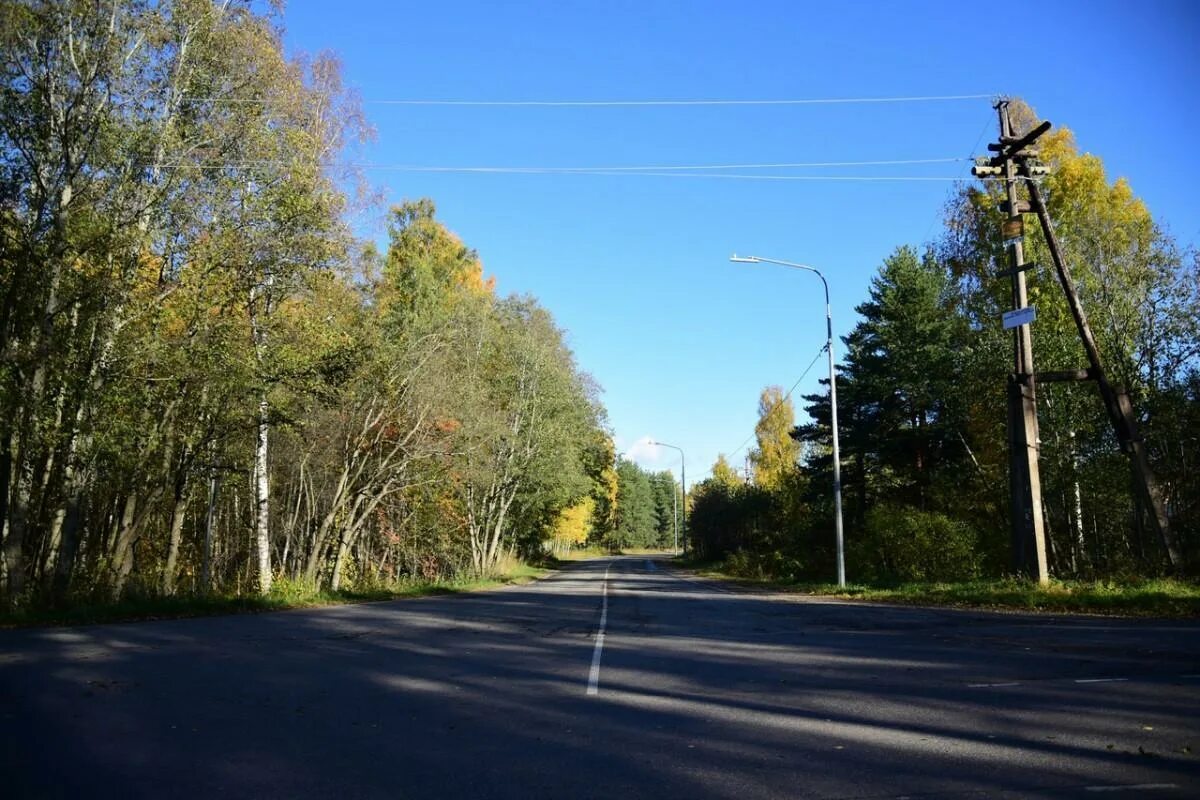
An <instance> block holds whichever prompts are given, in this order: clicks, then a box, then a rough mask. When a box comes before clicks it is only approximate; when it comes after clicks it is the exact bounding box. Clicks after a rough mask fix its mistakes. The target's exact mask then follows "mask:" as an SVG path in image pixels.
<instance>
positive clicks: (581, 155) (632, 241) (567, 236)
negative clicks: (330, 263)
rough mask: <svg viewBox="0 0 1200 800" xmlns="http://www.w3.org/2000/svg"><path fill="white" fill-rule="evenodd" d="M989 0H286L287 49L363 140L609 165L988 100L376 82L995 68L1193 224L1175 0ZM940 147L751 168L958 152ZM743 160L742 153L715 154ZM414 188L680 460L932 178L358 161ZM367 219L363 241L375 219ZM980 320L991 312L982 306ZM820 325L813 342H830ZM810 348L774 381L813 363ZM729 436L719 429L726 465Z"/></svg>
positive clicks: (480, 160) (1187, 93) (717, 79)
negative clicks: (327, 64)
mask: <svg viewBox="0 0 1200 800" xmlns="http://www.w3.org/2000/svg"><path fill="white" fill-rule="evenodd" d="M997 8H998V7H997V6H996V5H995V4H994V3H992V4H987V5H984V4H978V5H974V6H972V5H970V4H967V3H963V2H928V3H883V2H879V3H867V2H848V3H801V2H744V1H743V2H737V3H734V2H726V3H716V2H712V3H709V2H703V3H702V2H687V0H676V1H675V2H659V1H658V0H636V2H625V1H624V0H620V1H618V2H613V1H611V0H610V1H609V2H574V1H573V0H560V1H559V2H497V1H495V0H493V2H446V1H445V0H443V1H441V2H433V3H397V2H380V1H377V0H343V1H342V2H339V3H336V4H335V3H329V2H324V1H323V0H320V1H318V0H291V2H289V3H288V7H287V11H286V14H285V17H284V23H285V27H286V43H287V46H288V47H289V48H290V49H291V50H293V51H306V52H309V53H315V52H319V51H322V50H332V51H334V52H336V53H337V54H338V55H339V56H340V58H341V59H342V61H343V65H344V73H345V79H346V81H347V83H348V84H349V85H351V86H353V87H355V88H356V89H357V90H358V91H359V92H360V93H361V95H362V97H363V99H364V101H365V102H366V105H365V109H366V111H367V114H368V116H369V118H370V120H371V122H372V124H373V125H374V127H375V129H376V132H377V138H376V141H375V142H374V143H372V144H370V145H369V146H368V147H367V149H366V152H365V153H364V154H363V156H362V157H363V158H364V159H365V160H369V161H370V162H371V163H373V164H378V165H391V166H395V165H410V166H438V167H500V166H504V167H619V166H640V165H654V166H658V165H662V166H669V165H713V164H751V163H753V164H762V163H796V162H828V161H864V160H899V159H939V158H966V157H967V156H970V155H972V154H978V153H983V152H984V146H985V143H986V142H987V141H990V140H991V139H992V138H994V136H995V113H994V112H993V111H992V109H991V104H990V101H989V100H987V99H975V100H969V101H948V102H920V103H872V104H839V105H790V106H668V107H625V106H618V107H495V106H490V107H481V106H454V107H447V106H412V105H388V104H384V103H380V102H378V101H381V100H506V101H507V100H538V101H543V100H550V101H562V100H596V101H601V100H694V99H743V100H750V99H755V100H758V99H804V98H814V99H815V98H861V97H911V96H931V95H936V96H946V95H970V94H993V93H1003V94H1009V95H1014V96H1019V97H1022V98H1024V99H1026V100H1027V101H1028V102H1030V103H1031V104H1032V105H1033V106H1034V108H1035V109H1036V110H1037V111H1038V112H1039V113H1040V114H1041V115H1042V117H1043V118H1046V119H1049V120H1051V121H1052V122H1054V123H1055V124H1056V125H1065V126H1066V127H1069V128H1071V129H1072V130H1073V131H1074V132H1075V134H1076V137H1077V140H1078V142H1079V145H1080V147H1081V148H1082V149H1083V150H1086V151H1089V152H1093V153H1096V154H1098V155H1100V156H1101V157H1102V158H1103V159H1104V161H1105V163H1106V165H1107V168H1108V170H1109V174H1110V177H1115V176H1118V175H1120V176H1124V177H1126V178H1128V179H1129V180H1130V181H1131V183H1132V185H1133V187H1134V190H1135V191H1136V192H1137V193H1138V194H1139V195H1140V196H1141V197H1142V198H1143V199H1145V200H1146V202H1147V203H1148V204H1149V206H1150V208H1151V210H1152V211H1153V212H1154V213H1155V214H1156V216H1157V217H1158V218H1159V219H1160V220H1161V221H1163V222H1165V223H1166V224H1167V225H1168V227H1169V228H1170V229H1171V230H1172V231H1173V232H1174V233H1175V234H1176V235H1177V236H1178V237H1179V238H1180V239H1181V240H1182V241H1183V242H1185V243H1196V242H1200V199H1198V198H1197V194H1196V192H1195V184H1196V180H1195V179H1196V178H1197V177H1198V173H1200V170H1197V168H1196V162H1195V158H1196V156H1195V153H1194V142H1195V137H1196V134H1197V130H1198V129H1200V125H1198V123H1200V111H1198V110H1197V101H1198V100H1200V91H1198V90H1197V87H1200V55H1198V52H1200V48H1198V47H1197V42H1200V2H1187V1H1186V0H1184V1H1182V2H1162V1H1155V0H1151V1H1149V2H1140V3H1136V4H1134V3H1130V2H1125V3H1117V2H1044V3H1041V4H1038V5H1037V6H1036V8H1034V7H1028V6H1013V7H1012V8H1013V11H1012V15H1011V17H1010V18H1009V19H1008V21H1007V22H1006V24H1005V25H1004V27H1003V29H1002V30H998V29H997V28H996V27H995V26H993V25H992V24H991V23H990V21H991V20H994V19H996V18H997V13H996V9H997ZM968 166H969V165H968V164H967V163H965V162H952V163H939V164H927V165H895V166H876V167H841V168H823V169H820V168H814V169H791V170H783V169H763V170H754V171H753V172H758V173H761V174H774V175H781V174H793V175H820V174H825V175H862V176H907V177H962V176H964V175H965V174H966V173H967V170H968ZM736 172H738V173H739V174H745V173H747V172H748V171H747V170H737V171H736ZM369 177H370V178H371V179H372V180H373V181H374V182H375V183H376V184H377V185H378V186H379V188H380V189H382V190H383V191H384V192H385V193H386V196H387V197H388V198H389V199H390V200H391V201H398V200H400V199H402V198H406V197H408V198H415V197H423V196H428V197H432V198H433V199H434V200H435V201H436V203H437V206H438V211H439V216H440V217H441V219H442V220H443V221H444V222H445V223H446V225H447V226H448V227H450V228H451V229H452V230H454V231H455V232H456V233H458V234H459V235H460V236H461V237H462V238H463V240H464V241H465V242H466V243H467V244H469V245H470V246H472V247H474V248H476V249H477V250H478V251H479V253H480V255H481V256H482V258H483V261H484V266H485V270H486V272H487V273H488V274H490V275H494V276H495V277H496V279H497V286H498V290H499V291H500V292H503V293H510V292H516V293H528V294H532V295H535V296H536V297H538V298H539V299H540V301H541V302H542V303H543V304H544V305H545V306H546V307H547V308H549V309H550V310H551V311H552V312H553V314H554V315H555V317H556V318H557V319H558V321H559V324H560V325H562V326H563V327H564V328H565V329H567V330H568V331H569V341H570V344H571V346H572V348H573V349H574V351H575V353H576V356H577V358H578V360H579V363H580V365H581V366H582V368H583V369H585V370H587V371H588V372H590V373H591V374H592V375H593V376H595V377H596V379H597V380H598V381H599V383H600V384H601V385H602V386H603V388H604V397H603V400H604V403H605V406H606V407H607V409H608V412H609V416H610V421H611V424H612V428H613V431H614V434H615V437H616V440H617V444H618V448H619V449H621V450H627V451H631V453H632V455H633V457H635V458H636V460H637V461H639V463H641V464H642V465H643V466H646V467H650V468H654V469H661V468H670V467H673V466H676V467H677V465H678V461H679V459H678V455H677V454H676V453H675V452H674V451H670V450H659V451H657V452H656V451H655V450H654V449H653V448H648V447H646V446H644V445H642V444H639V442H640V441H643V440H645V439H647V438H656V439H660V440H662V441H666V442H671V443H673V444H676V445H679V446H681V447H683V448H684V450H685V451H686V453H687V467H688V479H689V483H691V482H694V481H695V480H696V479H699V478H701V477H703V476H704V475H705V474H706V473H707V472H708V469H709V467H710V466H711V465H712V462H713V461H714V459H715V458H716V455H717V453H718V452H724V453H726V454H730V453H731V452H732V451H734V450H735V448H738V447H739V445H741V444H742V443H743V442H744V441H745V440H746V438H747V437H748V436H749V435H750V433H751V432H752V431H753V426H754V422H755V419H756V417H757V401H758V395H759V392H760V391H761V389H762V388H763V387H765V386H767V385H771V384H778V385H782V386H784V387H785V388H786V387H788V386H790V385H791V384H792V383H793V382H794V381H795V380H796V379H797V378H799V377H800V375H801V373H802V372H803V371H804V368H805V367H806V366H807V365H808V364H809V362H810V361H811V360H812V359H813V357H814V356H816V355H817V353H818V352H819V350H820V348H821V346H822V344H823V341H824V319H823V316H824V306H823V297H822V293H821V286H820V281H819V280H817V278H816V277H815V276H812V275H808V274H805V273H801V272H795V271H792V270H787V269H784V268H777V267H768V266H749V265H736V264H731V263H729V261H728V258H729V255H730V254H731V253H733V252H735V251H736V252H738V253H741V254H753V255H760V256H766V257H772V258H778V259H784V260H790V261H801V262H805V263H809V264H812V265H814V266H817V267H819V268H821V269H822V270H823V271H824V272H825V273H826V275H827V276H828V278H829V282H830V286H831V291H832V299H833V318H834V331H835V334H837V335H841V334H844V333H846V332H848V331H849V330H850V328H851V327H852V326H853V324H854V322H855V315H854V307H855V306H856V305H857V304H859V303H861V302H862V301H863V300H864V299H865V297H866V293H867V287H868V285H869V282H870V279H871V277H872V275H873V274H874V273H875V270H876V269H877V268H878V266H879V264H880V262H881V261H882V259H883V258H884V257H885V256H887V255H888V253H890V252H891V251H892V250H893V249H894V248H896V247H897V246H899V245H902V244H912V245H920V244H921V243H922V242H925V241H927V240H929V239H930V238H931V237H932V236H935V235H936V234H937V232H938V225H939V224H940V211H941V208H942V206H943V204H944V203H945V200H946V198H947V196H948V193H949V192H950V190H951V186H952V184H950V183H946V182H941V181H901V182H825V181H766V180H738V179H718V178H696V177H647V176H636V175H577V174H479V173H465V174H464V173H428V172H405V171H397V170H386V169H376V170H372V171H371V172H369ZM368 233H369V234H371V235H374V236H376V237H379V238H380V239H381V240H382V237H383V235H384V234H383V231H382V227H380V228H379V229H377V230H375V231H374V232H373V233H371V232H368ZM997 324H999V321H997ZM839 348H840V342H839ZM824 374H825V367H824V361H823V360H821V361H818V363H817V365H816V366H815V367H814V368H813V369H812V370H811V371H810V372H809V373H808V375H807V377H806V378H805V379H804V380H803V381H802V382H801V383H800V386H799V388H798V390H797V394H800V393H807V392H814V391H816V390H817V380H818V379H819V378H820V377H821V376H822V375H824ZM745 454H746V448H743V449H741V450H740V451H738V452H737V453H736V455H734V457H733V459H732V460H733V462H734V463H735V465H739V466H740V465H741V463H742V459H743V457H744V456H745Z"/></svg>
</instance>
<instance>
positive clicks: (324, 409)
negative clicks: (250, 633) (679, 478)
mask: <svg viewBox="0 0 1200 800" xmlns="http://www.w3.org/2000/svg"><path fill="white" fill-rule="evenodd" d="M257 7H258V5H257V4H252V3H248V2H229V1H226V2H221V3H213V2H210V0H178V2H171V3H157V2H142V1H140V0H127V1H126V2H119V3H113V4H97V3H86V2H78V3H25V2H3V3H0V53H2V58H3V63H2V69H3V75H2V78H0V81H2V89H0V91H2V92H3V99H2V101H0V376H2V380H0V404H2V405H3V413H2V414H0V519H2V520H3V538H2V548H0V553H2V558H3V569H2V570H0V575H2V578H0V580H2V584H0V595H2V596H3V598H4V599H5V601H6V602H7V604H8V605H9V606H10V607H12V606H18V605H52V604H64V603H79V602H95V601H103V600H107V599H110V598H119V597H122V596H130V595H136V596H155V595H172V594H175V593H181V592H186V593H205V592H220V593H226V594H234V593H237V594H253V593H266V592H268V591H270V589H271V587H272V582H273V581H280V580H282V581H290V582H303V583H304V584H305V585H308V586H327V587H332V588H334V589H337V588H339V587H341V586H346V585H354V586H364V585H371V584H388V583H391V582H395V581H401V580H406V579H423V580H437V579H445V578H448V577H453V576H457V575H485V574H488V573H489V572H490V571H492V570H493V569H494V568H495V566H496V564H497V563H498V562H499V561H500V560H501V559H502V558H503V557H504V556H505V555H506V554H508V553H513V552H516V553H517V554H522V553H534V554H536V553H541V552H543V550H544V547H545V545H546V543H547V542H549V541H551V540H552V539H555V538H556V537H559V536H560V534H562V533H563V532H570V531H571V530H572V529H573V528H579V527H580V526H582V527H583V528H584V529H585V531H586V533H585V536H584V537H582V538H587V537H591V538H593V539H603V540H606V541H607V540H612V541H614V542H615V541H616V540H615V539H613V536H614V535H615V534H614V531H616V530H618V525H619V526H620V527H619V530H621V531H622V533H621V534H620V537H618V538H621V537H623V538H621V541H622V542H624V541H628V542H631V543H647V542H648V541H649V540H650V539H652V538H654V537H655V536H658V535H659V531H660V530H661V528H662V524H663V523H662V521H661V520H659V519H658V518H657V516H656V517H655V518H654V520H653V530H652V531H651V529H649V528H647V527H646V526H645V524H644V522H645V521H644V520H641V519H640V518H639V519H638V520H636V521H633V520H628V521H627V520H625V519H623V518H621V519H620V520H619V521H618V516H617V514H616V510H615V509H616V506H615V503H616V500H617V497H616V480H617V478H616V474H615V472H614V448H613V445H612V442H611V437H610V436H609V434H608V433H607V430H606V426H607V423H606V419H605V414H604V410H603V408H602V407H601V406H600V404H599V402H598V399H597V388H596V387H595V386H594V385H593V383H592V381H591V380H590V378H589V377H588V376H587V375H586V374H584V373H583V372H581V371H580V369H579V368H578V366H577V365H576V364H575V362H574V359H573V356H572V354H571V352H570V350H569V349H568V348H567V346H566V344H565V343H564V338H563V332H562V331H561V330H559V329H558V328H557V327H556V325H555V323H554V320H553V319H552V318H551V316H550V314H549V313H548V312H547V311H546V310H545V309H544V308H542V307H540V306H539V305H538V304H537V302H536V301H534V300H533V299H530V298H526V297H499V296H497V295H496V293H495V292H494V290H493V286H492V284H491V282H490V281H487V280H485V279H484V276H483V270H482V265H481V262H480V259H479V258H478V256H477V255H476V253H475V252H474V251H472V250H471V249H470V248H469V247H467V246H466V245H464V244H463V243H462V242H461V241H459V240H458V239H457V238H456V237H455V236H454V235H453V234H451V233H450V232H449V231H448V230H447V229H446V228H445V227H444V226H443V225H442V224H441V223H440V222H439V221H438V220H437V218H436V216H435V208H434V205H433V203H432V202H430V201H428V200H420V201H412V202H404V203H402V204H400V205H398V206H396V207H394V208H392V209H391V211H390V212H389V214H388V231H389V237H388V242H387V245H386V248H380V247H376V246H373V245H371V244H369V243H364V242H362V241H360V240H358V239H356V237H355V236H354V235H353V233H352V221H353V219H354V215H355V214H356V213H357V212H359V211H361V210H363V209H364V208H365V207H366V205H365V201H368V200H370V199H371V197H370V192H369V191H367V190H366V189H365V188H364V184H363V181H362V180H361V179H360V178H359V176H357V175H354V174H352V173H350V172H347V171H344V170H339V169H337V168H336V165H337V164H339V163H344V158H342V156H343V155H344V154H345V153H346V152H347V150H348V149H350V148H353V147H355V146H356V144H357V143H360V142H362V141H363V140H364V139H365V137H368V136H369V133H370V131H369V129H368V127H367V125H366V122H365V120H364V118H363V115H362V113H361V110H360V108H359V106H358V104H357V103H356V101H355V97H354V95H353V94H352V93H351V92H349V91H347V90H346V89H345V87H344V86H343V85H342V83H341V80H340V77H339V68H338V64H337V62H336V61H335V60H334V59H332V58H330V57H325V56H322V57H317V58H296V59H289V58H287V57H285V55H284V52H283V46H282V36H281V30H280V28H279V19H278V17H277V15H276V14H275V12H272V11H268V12H266V13H258V12H257V11H256V10H255V9H256V8H257ZM622 469H626V466H623V467H622ZM631 477H636V478H637V480H636V481H634V483H636V484H637V487H636V490H637V491H643V490H644V489H646V487H650V491H651V492H652V494H653V493H654V492H659V491H660V490H661V486H660V484H661V479H659V478H654V479H653V481H651V480H650V479H649V478H647V477H646V476H643V475H641V474H640V473H637V474H636V475H632V473H631ZM634 490H635V489H634V488H633V487H632V485H631V487H630V488H629V489H628V491H634ZM654 496H657V495H654ZM639 508H640V506H639ZM639 513H641V512H640V511H639ZM654 513H655V514H657V513H658V512H657V511H655V512H654ZM656 541H657V540H656Z"/></svg>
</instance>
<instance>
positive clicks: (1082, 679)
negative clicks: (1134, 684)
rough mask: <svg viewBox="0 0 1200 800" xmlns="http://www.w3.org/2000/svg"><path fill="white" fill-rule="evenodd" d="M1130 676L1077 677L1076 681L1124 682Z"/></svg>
mask: <svg viewBox="0 0 1200 800" xmlns="http://www.w3.org/2000/svg"><path fill="white" fill-rule="evenodd" d="M1127 680H1129V678H1076V679H1075V682H1076V683H1124V682H1125V681H1127Z"/></svg>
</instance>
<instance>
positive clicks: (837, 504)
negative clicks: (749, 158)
mask: <svg viewBox="0 0 1200 800" xmlns="http://www.w3.org/2000/svg"><path fill="white" fill-rule="evenodd" d="M729 260H730V261H736V262H738V263H741V264H778V265H780V266H782V267H791V268H793V269H802V270H806V271H808V272H813V273H816V275H817V277H818V278H820V279H821V283H822V284H824V286H825V350H826V351H827V352H828V353H829V414H830V420H829V424H830V427H831V428H832V429H833V507H834V515H835V525H836V528H837V580H838V586H839V587H844V586H845V585H846V555H845V547H844V544H843V541H842V462H841V452H840V451H839V449H838V416H837V370H836V367H835V366H834V359H833V313H832V311H831V310H830V306H829V281H827V280H825V276H824V275H822V274H821V271H820V270H819V269H816V268H814V267H810V266H808V265H807V264H795V263H793V262H791V261H780V260H778V259H775V258H761V257H759V256H739V255H737V254H736V253H735V254H734V255H733V256H731V257H730V259H729Z"/></svg>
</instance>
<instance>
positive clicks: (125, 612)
mask: <svg viewBox="0 0 1200 800" xmlns="http://www.w3.org/2000/svg"><path fill="white" fill-rule="evenodd" d="M550 571H551V570H550V569H548V568H543V567H538V566H534V565H531V564H526V563H525V562H523V561H518V560H517V559H513V558H502V559H501V563H500V564H499V565H498V567H497V569H496V571H495V572H494V573H493V574H492V575H490V576H488V577H484V578H473V579H468V578H462V579H454V580H433V581H424V580H411V581H401V582H398V583H393V584H388V585H383V586H367V587H352V588H349V589H340V590H338V591H336V592H335V591H332V590H329V589H318V588H315V587H313V586H311V585H310V584H307V583H305V582H303V581H294V580H289V579H287V578H279V579H277V580H276V581H275V582H274V584H273V586H272V587H271V592H270V593H269V594H266V595H262V596H259V595H237V594H208V595H199V594H179V595H175V596H173V597H153V596H146V597H139V596H128V597H125V598H122V599H121V600H119V601H116V602H97V601H94V600H92V601H83V600H81V601H78V602H76V603H73V604H70V605H67V606H65V607H62V608H38V607H33V608H20V609H17V610H16V611H0V628H17V627H31V626H64V625H66V626H69V625H95V624H98V623H105V622H131V621H138V620H152V619H181V618H184V617H207V616H220V615H227V614H258V613H263V612H268V611H283V610H286V609H291V608H315V607H317V606H329V605H342V604H347V603H370V602H378V601H381V600H398V599H401V598H405V597H425V596H429V595H447V594H460V593H465V592H478V591H482V590H485V589H495V588H497V587H500V586H506V585H510V584H525V583H530V582H531V581H535V580H537V579H538V578H541V577H542V576H544V575H546V574H547V573H548V572H550Z"/></svg>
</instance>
